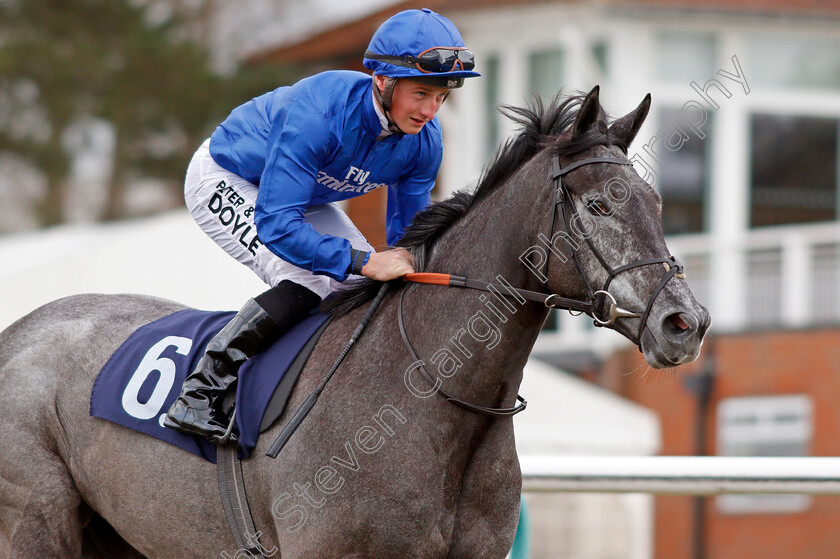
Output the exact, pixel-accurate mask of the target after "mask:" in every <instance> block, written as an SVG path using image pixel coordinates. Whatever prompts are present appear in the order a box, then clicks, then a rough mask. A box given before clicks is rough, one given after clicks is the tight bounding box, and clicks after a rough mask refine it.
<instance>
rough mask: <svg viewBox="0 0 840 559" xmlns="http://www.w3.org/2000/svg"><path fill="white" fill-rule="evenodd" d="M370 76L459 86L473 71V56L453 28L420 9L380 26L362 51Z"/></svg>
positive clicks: (451, 24) (474, 74)
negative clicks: (371, 73)
mask: <svg viewBox="0 0 840 559" xmlns="http://www.w3.org/2000/svg"><path fill="white" fill-rule="evenodd" d="M364 65H365V67H366V68H368V69H369V70H373V73H374V75H381V76H388V77H392V78H414V79H418V81H423V82H425V83H429V84H432V85H439V86H441V87H449V88H450V89H452V88H456V87H461V85H463V82H464V78H472V77H476V76H480V75H481V74H479V73H478V72H474V71H473V68H474V66H475V62H474V58H473V55H472V53H471V52H470V51H468V50H467V48H466V47H465V46H464V40H463V39H462V38H461V34H460V33H459V32H458V28H456V27H455V25H454V24H453V23H452V22H451V21H449V20H448V19H446V18H445V17H443V16H442V15H440V14H437V13H435V12H433V11H432V10H429V9H428V8H424V9H422V10H405V11H403V12H400V13H398V14H396V15H394V16H392V17H391V18H390V19H388V20H387V21H386V22H385V23H383V24H382V25H381V26H380V27H379V29H377V31H376V33H374V34H373V38H372V39H371V41H370V45H369V46H368V49H367V51H366V52H365V57H364Z"/></svg>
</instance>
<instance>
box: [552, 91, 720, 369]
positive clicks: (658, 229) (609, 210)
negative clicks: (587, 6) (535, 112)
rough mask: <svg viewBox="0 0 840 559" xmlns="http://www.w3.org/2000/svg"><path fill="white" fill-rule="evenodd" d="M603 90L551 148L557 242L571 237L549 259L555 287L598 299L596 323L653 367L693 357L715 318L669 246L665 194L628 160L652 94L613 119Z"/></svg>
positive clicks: (584, 103)
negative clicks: (606, 109) (604, 103)
mask: <svg viewBox="0 0 840 559" xmlns="http://www.w3.org/2000/svg"><path fill="white" fill-rule="evenodd" d="M598 92H599V89H598V87H595V88H594V89H593V90H592V91H591V92H590V93H589V94H588V95H587V96H586V98H585V99H584V100H583V101H582V102H581V104H580V108H579V110H578V112H577V115H576V117H575V118H574V122H573V123H572V124H571V126H568V127H567V129H566V130H565V131H564V133H563V134H561V135H560V137H559V138H558V139H557V141H556V142H554V143H553V145H552V146H550V148H549V149H548V150H546V152H547V153H548V154H550V157H551V169H552V172H551V175H552V178H553V185H554V187H555V188H556V189H557V191H556V194H555V203H556V212H555V214H554V217H552V220H551V222H552V226H551V228H552V232H551V234H552V237H551V241H552V246H554V247H555V249H559V248H561V245H563V246H562V249H563V250H562V251H560V250H554V251H552V252H553V253H554V254H556V255H558V257H557V258H551V259H549V260H548V262H546V265H547V266H548V268H547V272H548V273H547V278H548V284H547V287H549V288H550V289H551V290H552V291H554V292H555V293H560V294H568V295H570V296H572V297H576V298H579V299H580V298H583V299H585V300H590V301H592V302H593V304H594V311H593V316H594V318H595V320H596V322H597V323H601V324H602V325H605V326H609V327H610V328H613V329H614V330H616V331H618V332H620V333H621V334H623V335H624V336H626V337H627V338H628V339H630V340H632V341H634V342H636V343H637V344H638V345H639V348H640V349H641V350H642V352H643V353H644V356H645V359H646V360H647V362H648V363H649V364H650V365H651V366H653V367H656V368H664V367H673V366H675V365H680V364H683V363H688V362H691V361H693V360H694V359H696V358H697V356H698V355H699V353H700V346H701V344H702V341H703V336H704V335H705V333H706V330H707V329H708V327H709V324H710V322H711V319H710V317H709V313H708V312H707V311H706V309H705V308H704V307H703V306H701V305H700V304H699V303H698V302H697V301H696V300H695V298H694V296H693V294H692V293H691V290H690V289H689V288H688V285H687V284H686V281H685V273H684V271H683V269H682V265H681V264H680V263H679V262H678V261H676V260H675V259H672V258H671V255H670V252H669V251H668V247H667V246H666V245H665V238H664V234H663V231H662V225H661V209H662V199H661V197H660V196H659V194H658V193H657V192H656V191H655V190H654V189H653V188H652V187H651V186H650V185H648V184H647V183H646V182H645V181H644V180H642V178H641V177H640V176H639V175H638V173H636V171H635V170H634V169H633V166H632V165H631V164H630V162H629V161H628V160H627V148H628V147H629V145H630V144H631V142H632V141H633V139H634V138H635V136H636V134H637V133H638V131H639V128H640V127H641V125H642V123H643V122H644V120H645V117H646V116H647V113H648V110H649V108H650V95H648V96H646V97H645V99H644V100H643V101H642V102H641V104H640V105H639V106H638V107H637V108H636V109H635V110H634V111H632V112H631V113H629V114H627V115H625V116H623V117H621V118H619V119H618V120H616V121H614V122H613V123H612V124H611V125H608V124H607V121H606V117H605V115H604V112H603V110H602V109H601V106H600V103H599V100H598ZM547 156H548V155H547ZM560 254H563V255H565V257H563V256H560ZM573 270H576V271H577V274H574V273H572V271H573ZM570 277H576V278H577V279H576V280H575V281H574V282H573V285H570V284H569V278H570Z"/></svg>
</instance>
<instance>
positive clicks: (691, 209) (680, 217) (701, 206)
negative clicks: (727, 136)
mask: <svg viewBox="0 0 840 559" xmlns="http://www.w3.org/2000/svg"><path fill="white" fill-rule="evenodd" d="M659 121H660V123H661V128H660V129H661V130H663V131H665V132H666V135H665V138H674V139H675V141H676V140H679V142H676V143H675V145H674V146H670V145H666V144H668V143H673V142H671V141H670V140H665V139H663V140H662V141H663V145H662V146H661V147H660V148H659V149H658V152H659V153H658V154H659V158H660V165H659V166H660V169H659V193H660V194H661V195H662V227H663V229H664V230H665V234H666V235H673V234H677V233H699V232H702V231H703V230H704V228H705V221H706V192H707V190H708V188H707V186H706V185H707V183H708V175H709V169H708V167H709V164H708V161H709V153H710V152H711V147H710V145H709V143H710V139H709V136H708V131H709V130H710V129H711V127H712V126H711V123H712V115H711V114H709V113H707V114H706V123H705V125H704V126H703V131H702V132H701V133H702V134H703V135H704V136H705V138H701V137H700V135H699V134H697V133H696V132H695V131H693V130H692V129H691V127H689V126H688V125H687V124H686V123H685V122H684V118H683V113H682V111H681V110H677V109H670V108H668V109H663V110H661V111H659ZM686 138H687V139H686ZM683 140H684V142H683ZM677 146H678V147H677Z"/></svg>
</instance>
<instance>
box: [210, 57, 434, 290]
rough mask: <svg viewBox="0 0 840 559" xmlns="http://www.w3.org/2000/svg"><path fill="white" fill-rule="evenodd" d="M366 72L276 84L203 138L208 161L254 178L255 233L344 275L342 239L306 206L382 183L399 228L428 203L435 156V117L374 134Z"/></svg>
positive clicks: (280, 250)
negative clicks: (405, 129) (416, 129)
mask: <svg viewBox="0 0 840 559" xmlns="http://www.w3.org/2000/svg"><path fill="white" fill-rule="evenodd" d="M372 87H373V80H372V79H371V77H370V76H369V75H367V74H363V73H360V72H347V71H330V72H323V73H321V74H317V75H315V76H312V77H309V78H306V79H304V80H301V81H299V82H298V83H296V84H294V85H292V86H287V87H280V88H278V89H275V90H274V91H272V92H269V93H266V94H265V95H261V96H260V97H257V98H255V99H252V100H251V101H249V102H247V103H245V104H244V105H241V106H239V107H238V108H236V109H234V111H233V112H232V113H231V114H230V116H228V118H227V119H226V120H225V121H224V122H222V124H221V125H219V127H218V128H216V130H215V132H213V135H212V136H211V139H210V154H211V156H212V157H213V160H214V161H215V162H216V163H218V164H219V165H220V166H221V167H223V168H225V169H226V170H228V171H230V172H232V173H236V174H237V175H239V176H240V177H242V178H244V179H246V180H247V181H249V182H252V183H254V184H256V185H258V187H259V191H258V194H257V204H256V208H255V214H254V216H255V223H256V226H257V232H258V235H259V238H260V241H261V242H262V243H263V244H264V245H265V246H266V247H268V249H269V250H271V251H272V252H273V253H274V254H276V255H278V256H279V257H280V258H282V259H284V260H286V261H288V262H291V263H292V264H294V265H295V266H298V267H300V268H305V269H307V270H311V271H312V272H313V273H315V274H322V275H326V276H329V277H331V278H334V279H337V280H339V281H343V280H344V279H346V278H347V275H348V268H349V267H350V248H351V246H350V242H349V241H348V240H347V239H343V238H339V237H334V236H331V235H321V234H320V233H318V232H317V231H315V229H313V228H312V226H311V225H309V224H308V223H307V222H306V221H304V219H303V214H304V212H305V211H306V209H307V208H308V207H309V206H313V205H318V204H325V203H327V202H336V201H339V200H346V199H348V198H353V197H355V196H360V195H362V194H365V193H367V192H370V191H371V190H374V189H376V188H380V187H384V186H387V187H388V210H387V240H388V244H389V245H392V244H394V243H396V241H397V240H399V238H400V237H401V236H402V234H403V231H404V230H405V227H406V226H407V225H408V224H409V223H410V222H411V220H412V219H413V218H414V215H415V214H416V213H417V212H418V211H420V210H422V209H424V208H425V207H426V206H428V205H429V202H430V199H431V196H430V191H431V190H432V188H433V187H434V184H435V177H436V176H437V172H438V168H439V167H440V163H441V159H442V157H443V147H442V140H441V132H440V123H439V122H438V120H437V118H435V119H434V120H432V121H430V122H429V123H427V124H426V126H424V127H423V129H422V130H421V131H420V133H419V134H415V135H404V136H403V135H398V134H395V135H392V136H388V137H386V138H385V139H383V140H380V141H377V140H376V138H377V136H379V134H380V132H381V131H382V126H381V124H380V121H379V116H378V114H377V112H376V109H375V108H374V101H373V93H372Z"/></svg>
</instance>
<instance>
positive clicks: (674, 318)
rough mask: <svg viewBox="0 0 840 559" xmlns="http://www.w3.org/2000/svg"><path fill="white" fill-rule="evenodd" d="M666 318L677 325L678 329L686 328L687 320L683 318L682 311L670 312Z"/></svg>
mask: <svg viewBox="0 0 840 559" xmlns="http://www.w3.org/2000/svg"><path fill="white" fill-rule="evenodd" d="M668 319H669V320H670V321H671V322H672V323H673V325H674V326H676V327H677V329H678V330H688V329H689V325H688V322H686V321H685V319H684V318H683V315H682V313H677V314H672V315H671V316H669V317H668Z"/></svg>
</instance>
